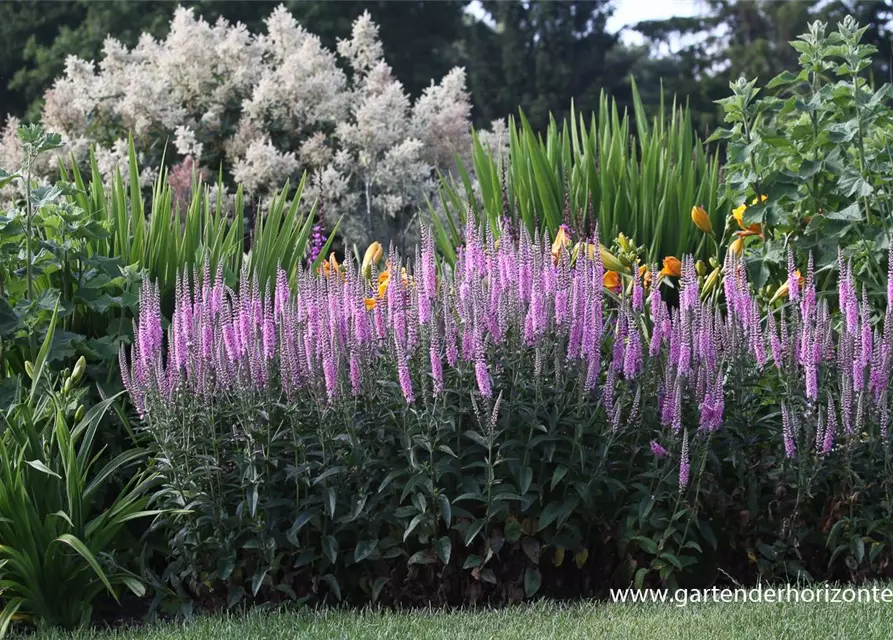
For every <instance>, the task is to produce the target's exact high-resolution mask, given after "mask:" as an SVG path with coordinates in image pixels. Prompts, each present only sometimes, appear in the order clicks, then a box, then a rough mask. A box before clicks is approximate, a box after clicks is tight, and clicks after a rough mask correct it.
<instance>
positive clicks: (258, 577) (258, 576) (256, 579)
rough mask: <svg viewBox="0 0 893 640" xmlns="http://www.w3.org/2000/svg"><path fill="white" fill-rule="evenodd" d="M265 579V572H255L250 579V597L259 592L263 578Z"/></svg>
mask: <svg viewBox="0 0 893 640" xmlns="http://www.w3.org/2000/svg"><path fill="white" fill-rule="evenodd" d="M266 577H267V570H266V569H264V570H263V571H255V572H254V575H253V576H252V577H251V595H253V596H256V595H257V592H258V591H260V587H261V585H262V584H263V583H264V578H266Z"/></svg>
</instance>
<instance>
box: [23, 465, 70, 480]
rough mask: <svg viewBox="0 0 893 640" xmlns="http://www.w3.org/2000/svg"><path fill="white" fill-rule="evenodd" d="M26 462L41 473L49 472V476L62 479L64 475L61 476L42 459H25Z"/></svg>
mask: <svg viewBox="0 0 893 640" xmlns="http://www.w3.org/2000/svg"><path fill="white" fill-rule="evenodd" d="M25 464H27V465H28V466H29V467H32V468H34V469H37V470H38V471H40V472H41V473H45V474H47V475H48V476H53V477H56V478H59V479H60V480H61V479H62V476H60V475H59V474H58V473H56V472H55V471H53V470H51V469H50V468H49V467H47V466H46V465H45V464H44V463H43V462H41V461H40V460H25Z"/></svg>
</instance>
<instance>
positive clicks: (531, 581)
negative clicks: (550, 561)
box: [524, 567, 543, 598]
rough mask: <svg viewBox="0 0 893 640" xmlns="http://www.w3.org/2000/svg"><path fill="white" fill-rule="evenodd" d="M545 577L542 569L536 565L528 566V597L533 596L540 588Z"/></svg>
mask: <svg viewBox="0 0 893 640" xmlns="http://www.w3.org/2000/svg"><path fill="white" fill-rule="evenodd" d="M542 582H543V577H542V576H541V575H540V570H539V569H537V568H536V567H527V569H525V571H524V593H525V595H526V596H527V597H528V598H532V597H533V596H535V595H536V593H537V591H539V590H540V585H541V584H542Z"/></svg>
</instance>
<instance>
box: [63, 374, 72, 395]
mask: <svg viewBox="0 0 893 640" xmlns="http://www.w3.org/2000/svg"><path fill="white" fill-rule="evenodd" d="M69 392H71V377H70V376H69V377H68V378H65V382H64V383H62V393H69Z"/></svg>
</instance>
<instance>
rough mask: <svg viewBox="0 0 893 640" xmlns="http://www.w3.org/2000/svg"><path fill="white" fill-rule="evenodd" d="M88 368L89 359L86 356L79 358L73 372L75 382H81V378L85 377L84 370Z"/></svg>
mask: <svg viewBox="0 0 893 640" xmlns="http://www.w3.org/2000/svg"><path fill="white" fill-rule="evenodd" d="M86 370H87V359H86V358H85V357H84V356H81V357H80V358H78V361H77V363H75V365H74V372H73V373H72V374H71V377H72V379H73V380H74V382H75V383H77V382H80V381H81V378H83V377H84V371H86Z"/></svg>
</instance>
